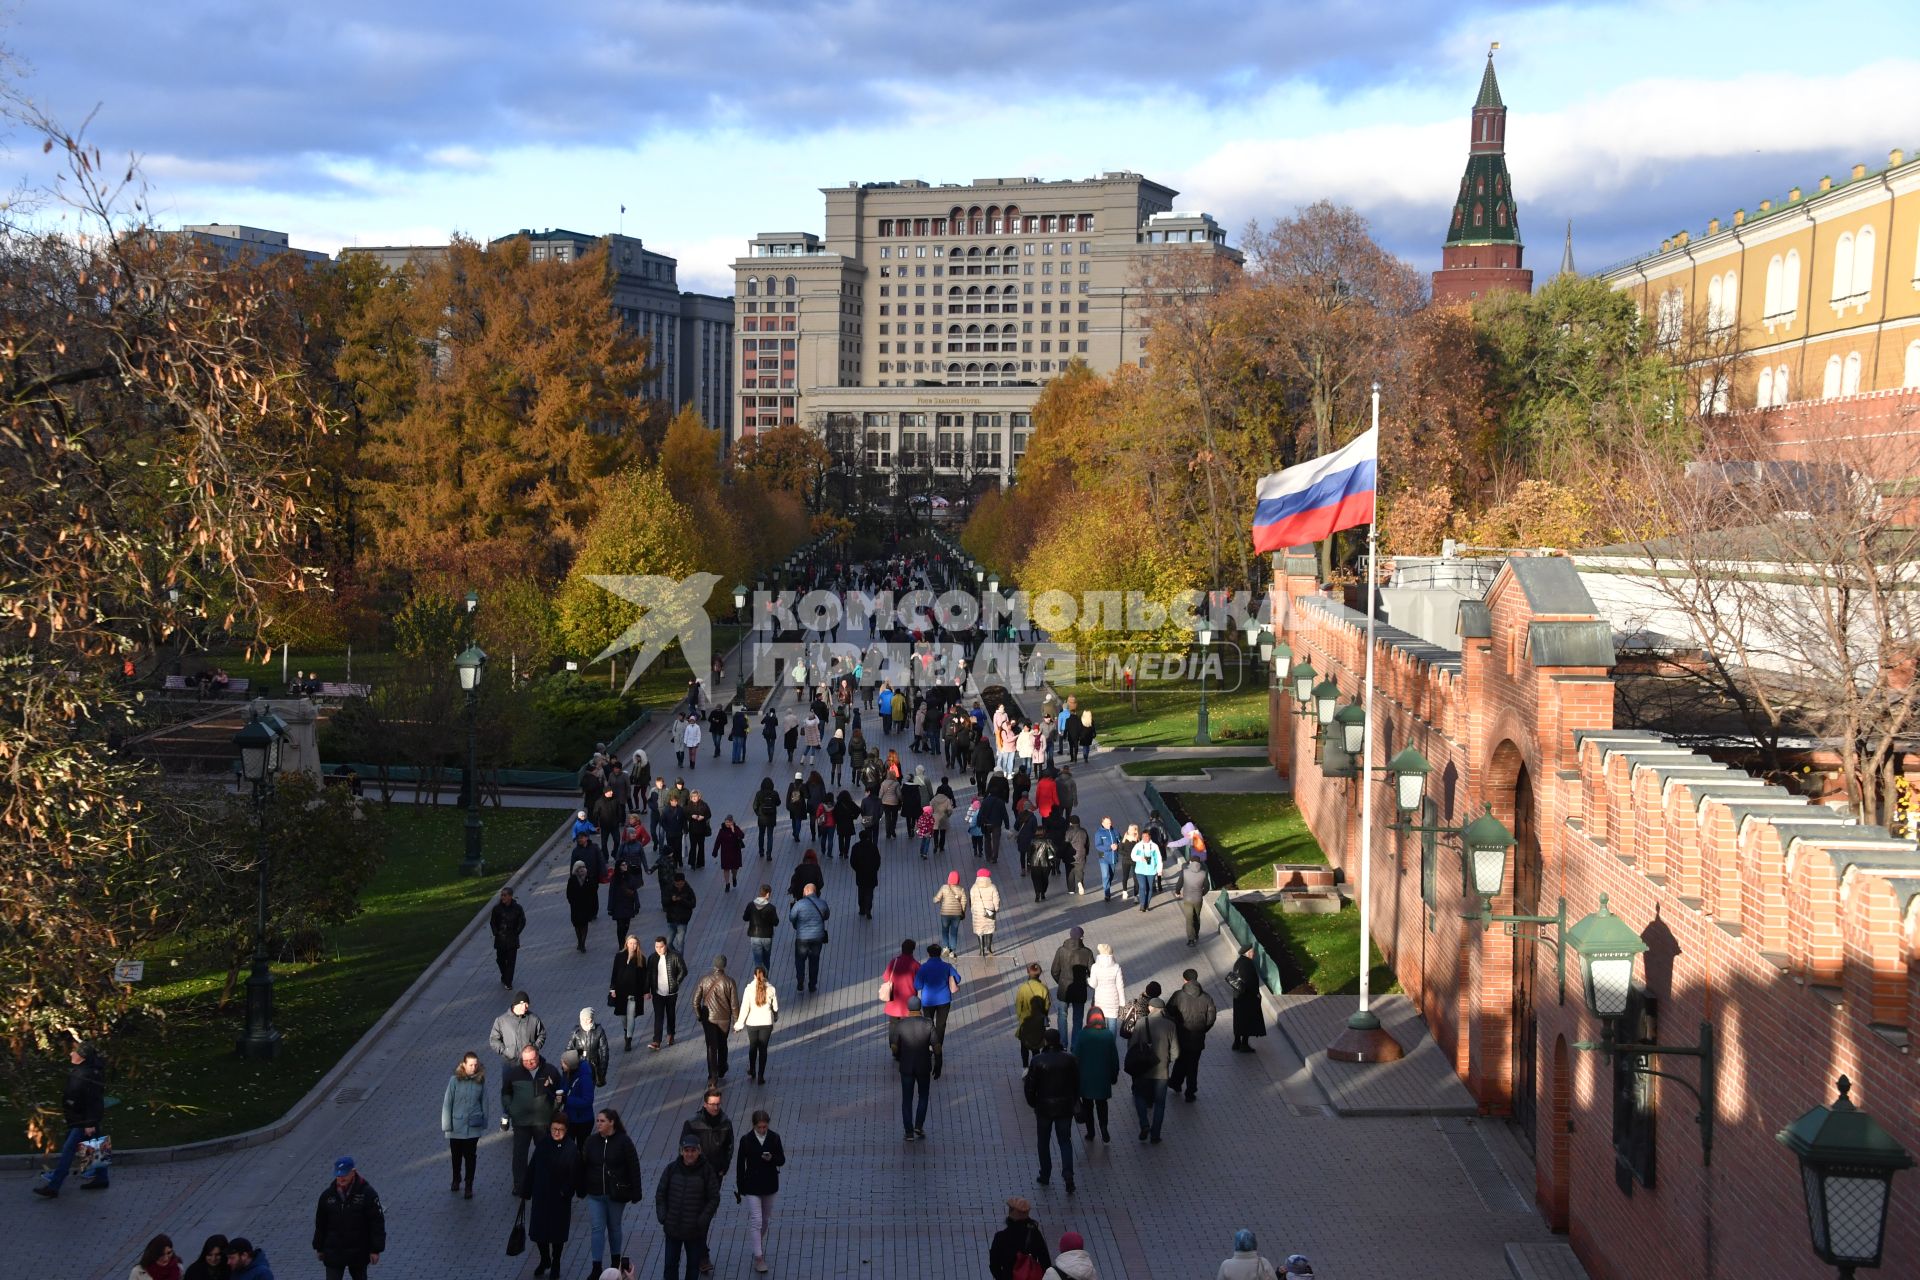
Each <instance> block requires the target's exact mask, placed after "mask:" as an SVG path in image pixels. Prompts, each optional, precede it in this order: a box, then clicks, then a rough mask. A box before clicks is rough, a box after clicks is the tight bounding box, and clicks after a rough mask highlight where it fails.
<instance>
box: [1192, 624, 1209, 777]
mask: <svg viewBox="0 0 1920 1280" xmlns="http://www.w3.org/2000/svg"><path fill="white" fill-rule="evenodd" d="M1193 635H1194V639H1196V640H1198V641H1199V642H1200V716H1199V720H1198V722H1197V723H1196V724H1195V725H1194V730H1193V745H1194V746H1196V747H1209V746H1212V745H1213V735H1212V734H1210V733H1208V732H1207V656H1208V653H1209V651H1210V650H1211V649H1212V647H1213V628H1212V627H1211V626H1210V625H1208V624H1207V623H1204V622H1203V623H1201V624H1200V625H1199V627H1197V628H1196V629H1195V630H1194V633H1193Z"/></svg>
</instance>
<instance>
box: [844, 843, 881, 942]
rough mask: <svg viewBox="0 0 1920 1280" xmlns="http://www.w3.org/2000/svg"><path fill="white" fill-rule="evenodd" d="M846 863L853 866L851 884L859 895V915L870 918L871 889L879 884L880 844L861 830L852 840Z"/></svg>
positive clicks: (871, 912)
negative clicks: (851, 849)
mask: <svg viewBox="0 0 1920 1280" xmlns="http://www.w3.org/2000/svg"><path fill="white" fill-rule="evenodd" d="M848 865H849V866H851V867H852V868H853V885H854V888H855V890H857V891H858V893H859V895H860V917H861V919H863V920H871V919H873V891H874V890H875V889H876V888H878V887H879V886H880V846H879V845H878V844H875V843H874V839H873V836H872V835H871V834H870V833H868V832H867V831H865V830H862V831H861V832H860V838H859V839H858V840H855V841H854V842H853V857H852V858H851V859H850V860H849V862H848Z"/></svg>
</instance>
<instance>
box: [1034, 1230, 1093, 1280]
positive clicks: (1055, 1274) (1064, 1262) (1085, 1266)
mask: <svg viewBox="0 0 1920 1280" xmlns="http://www.w3.org/2000/svg"><path fill="white" fill-rule="evenodd" d="M1040 1280H1100V1273H1099V1272H1098V1271H1096V1270H1095V1269H1094V1266H1093V1255H1092V1254H1090V1253H1088V1252H1087V1242H1086V1241H1085V1240H1083V1239H1081V1238H1080V1233H1079V1232H1078V1231H1063V1232H1061V1233H1060V1252H1058V1253H1056V1254H1054V1255H1053V1265H1052V1266H1051V1267H1048V1268H1047V1273H1046V1274H1045V1275H1043V1276H1041V1277H1040Z"/></svg>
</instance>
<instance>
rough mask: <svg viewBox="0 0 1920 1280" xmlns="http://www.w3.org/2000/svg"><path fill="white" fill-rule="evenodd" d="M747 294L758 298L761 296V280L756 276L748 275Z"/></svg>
mask: <svg viewBox="0 0 1920 1280" xmlns="http://www.w3.org/2000/svg"><path fill="white" fill-rule="evenodd" d="M747 296H748V297H749V298H757V297H759V296H760V281H759V279H758V278H757V277H755V276H748V277H747Z"/></svg>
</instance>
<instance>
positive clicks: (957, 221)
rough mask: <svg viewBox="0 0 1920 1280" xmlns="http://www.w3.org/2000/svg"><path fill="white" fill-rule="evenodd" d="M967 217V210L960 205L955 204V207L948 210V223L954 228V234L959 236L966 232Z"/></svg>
mask: <svg viewBox="0 0 1920 1280" xmlns="http://www.w3.org/2000/svg"><path fill="white" fill-rule="evenodd" d="M966 219H967V211H966V210H965V209H962V208H961V207H960V206H959V205H955V206H953V208H952V209H950V210H948V212H947V223H948V225H950V226H951V227H952V228H953V234H955V235H957V236H959V235H965V234H966V232H967V227H966Z"/></svg>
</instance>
